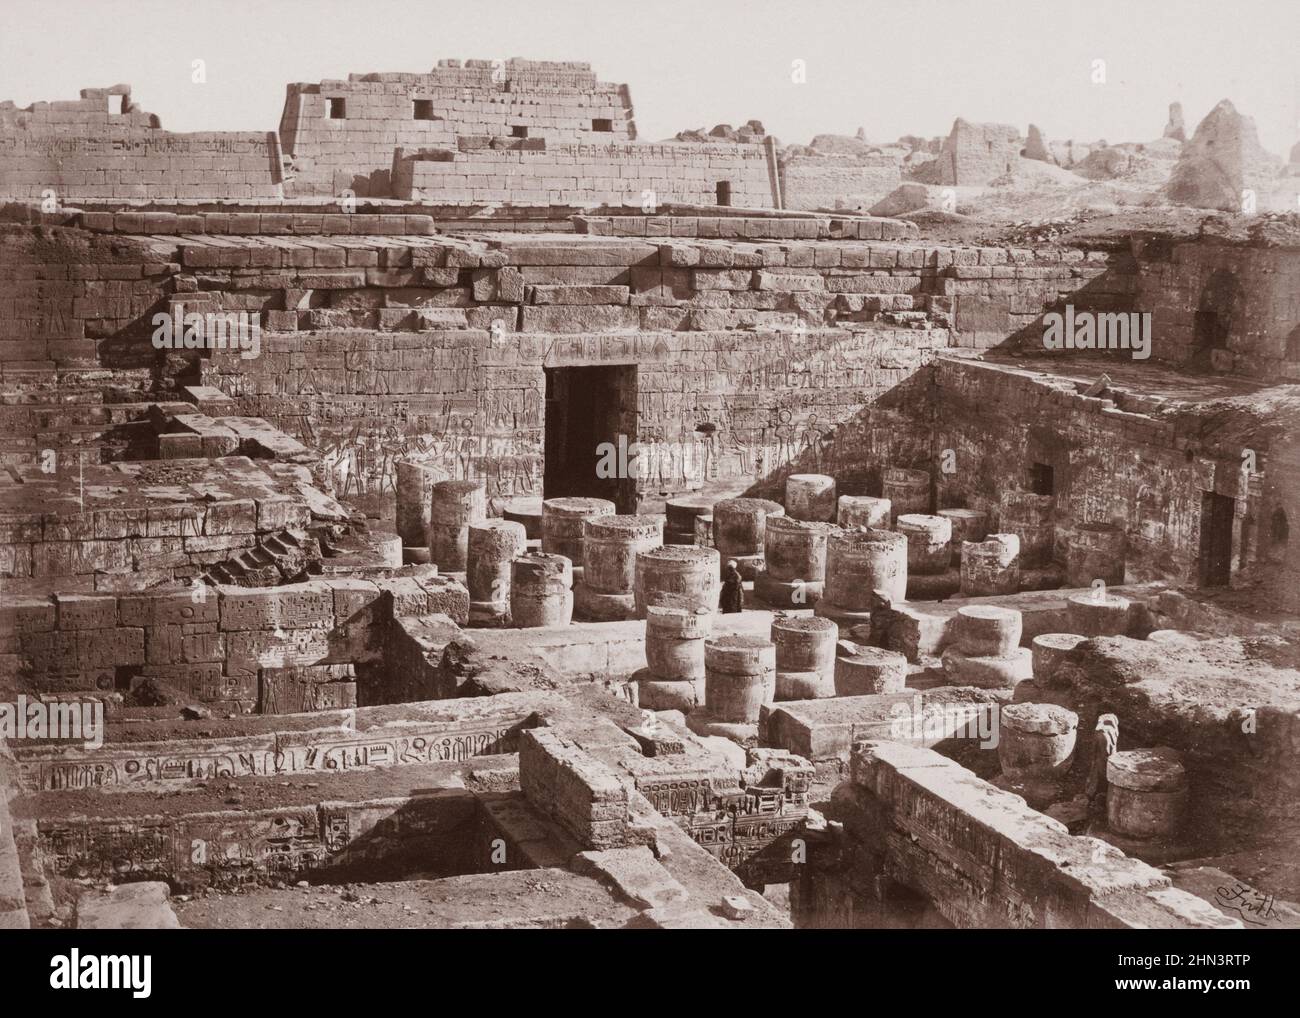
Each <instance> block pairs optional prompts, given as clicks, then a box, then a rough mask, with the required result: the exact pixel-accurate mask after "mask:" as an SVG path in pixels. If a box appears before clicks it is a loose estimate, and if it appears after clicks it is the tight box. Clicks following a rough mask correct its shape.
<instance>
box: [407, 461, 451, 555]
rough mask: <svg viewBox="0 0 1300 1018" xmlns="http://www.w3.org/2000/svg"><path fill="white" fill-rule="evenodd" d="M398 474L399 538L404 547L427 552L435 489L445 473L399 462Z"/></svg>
mask: <svg viewBox="0 0 1300 1018" xmlns="http://www.w3.org/2000/svg"><path fill="white" fill-rule="evenodd" d="M396 472H397V523H396V525H397V534H398V536H399V537H400V538H401V539H402V546H403V547H406V548H424V549H425V550H426V551H427V550H428V547H429V513H430V512H431V510H432V506H431V499H432V497H433V486H434V485H435V484H437V483H438V475H439V473H441V471H439V470H437V469H436V468H435V467H434V466H433V465H432V464H429V463H416V462H413V461H411V460H398V461H397V465H396Z"/></svg>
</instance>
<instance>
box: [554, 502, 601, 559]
mask: <svg viewBox="0 0 1300 1018" xmlns="http://www.w3.org/2000/svg"><path fill="white" fill-rule="evenodd" d="M613 515H614V503H613V502H611V501H609V499H606V498H548V499H546V500H545V501H544V502H542V551H544V552H546V553H548V554H550V555H563V556H564V557H565V558H567V559H568V560H569V561H570V562H572V563H573V564H574V565H575V566H580V565H581V564H582V534H583V524H584V523H586V522H587V520H589V519H592V518H594V517H598V516H613Z"/></svg>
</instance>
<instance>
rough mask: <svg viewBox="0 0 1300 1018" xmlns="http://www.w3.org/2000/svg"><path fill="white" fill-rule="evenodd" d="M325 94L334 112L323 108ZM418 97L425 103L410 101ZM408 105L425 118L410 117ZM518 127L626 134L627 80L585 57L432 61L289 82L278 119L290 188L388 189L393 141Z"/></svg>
mask: <svg viewBox="0 0 1300 1018" xmlns="http://www.w3.org/2000/svg"><path fill="white" fill-rule="evenodd" d="M331 100H334V101H335V106H334V110H333V112H334V113H335V114H340V113H341V114H342V115H336V116H331V115H330V114H331ZM417 102H423V103H426V104H427V107H425V108H419V109H417V106H416V103H417ZM338 103H341V104H342V109H341V110H340V109H339V106H338ZM417 112H418V113H419V114H420V115H421V116H424V117H427V118H428V119H416V117H417ZM598 121H608V125H607V126H608V129H607V130H597V126H598V125H597V122H598ZM599 126H601V127H604V126H606V125H603V124H602V125H599ZM521 131H522V132H523V134H524V136H526V137H528V138H532V139H536V138H544V139H546V140H547V141H551V142H577V141H594V140H607V141H612V142H621V141H630V140H633V139H635V138H636V126H635V124H634V122H633V120H632V100H631V98H630V96H629V94H628V91H627V86H625V85H616V84H612V83H610V82H603V81H598V80H597V79H596V76H595V74H593V73H592V72H591V69H590V66H589V65H587V64H579V63H550V62H542V61H525V60H509V61H504V62H502V63H500V64H499V65H498V66H495V67H494V66H493V63H492V62H491V61H485V60H472V61H468V62H467V64H466V65H465V66H459V61H440V62H439V66H438V67H436V68H434V69H433V70H432V71H431V72H429V73H428V74H353V75H350V76H349V77H348V79H347V80H346V81H339V80H329V81H322V82H319V83H317V84H305V83H298V84H291V85H289V86H288V90H287V94H286V97H285V106H284V112H283V114H282V116H281V119H280V140H281V143H282V145H283V148H284V152H285V154H286V155H287V156H290V157H291V158H292V160H293V179H292V183H291V188H290V189H291V192H292V193H293V194H295V195H308V194H332V195H334V196H336V197H337V196H339V195H341V194H342V193H343V191H344V190H350V191H352V192H353V193H354V194H356V195H358V196H366V195H371V196H379V197H383V196H387V195H388V194H389V193H390V179H389V174H390V170H391V168H392V163H393V151H394V149H396V148H407V149H411V148H420V147H428V146H435V147H450V148H453V149H454V148H455V147H456V143H457V139H458V138H460V137H479V138H482V139H484V140H487V139H489V138H510V137H519V136H521V135H520V134H519V133H518V132H521Z"/></svg>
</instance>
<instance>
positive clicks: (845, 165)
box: [780, 155, 902, 209]
mask: <svg viewBox="0 0 1300 1018" xmlns="http://www.w3.org/2000/svg"><path fill="white" fill-rule="evenodd" d="M780 172H781V195H782V199H783V207H784V208H787V209H836V208H850V209H852V208H863V209H867V208H870V207H871V206H872V205H874V204H875V203H876V202H878V201H880V199H882V198H884V197H885V195H887V194H889V192H890V191H892V190H894V188H896V187H898V185H899V184H900V183H901V182H902V174H901V171H900V163H899V160H898V159H897V158H896V157H893V156H883V155H882V156H832V155H797V156H788V157H786V158H784V159H782V160H781V163H780Z"/></svg>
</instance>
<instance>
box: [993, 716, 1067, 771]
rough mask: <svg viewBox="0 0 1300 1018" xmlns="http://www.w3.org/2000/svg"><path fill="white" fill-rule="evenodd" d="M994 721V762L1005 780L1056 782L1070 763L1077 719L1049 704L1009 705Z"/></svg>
mask: <svg viewBox="0 0 1300 1018" xmlns="http://www.w3.org/2000/svg"><path fill="white" fill-rule="evenodd" d="M999 717H1000V720H999V722H998V728H999V732H998V763H999V764H1000V765H1001V766H1002V773H1003V774H1005V775H1006V776H1007V777H1008V778H1012V779H1015V780H1026V779H1035V778H1047V779H1053V780H1055V779H1060V778H1063V777H1065V775H1066V773H1067V772H1068V771H1069V770H1070V765H1071V764H1072V763H1073V762H1074V743H1075V738H1076V736H1077V734H1078V729H1079V716H1078V715H1077V714H1075V713H1074V711H1072V710H1066V709H1065V708H1064V707H1058V706H1057V705H1056V704H1051V703H1012V704H1008V705H1007V706H1005V707H1003V708H1002V710H1001V712H1000V715H999Z"/></svg>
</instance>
